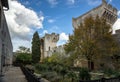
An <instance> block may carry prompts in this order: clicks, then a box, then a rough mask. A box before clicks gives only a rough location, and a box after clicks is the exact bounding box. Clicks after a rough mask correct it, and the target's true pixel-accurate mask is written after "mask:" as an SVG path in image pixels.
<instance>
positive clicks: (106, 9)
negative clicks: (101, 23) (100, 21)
mask: <svg viewBox="0 0 120 82" xmlns="http://www.w3.org/2000/svg"><path fill="white" fill-rule="evenodd" d="M117 12H118V11H117V9H116V8H115V7H113V6H112V5H110V4H108V3H107V2H106V0H102V4H101V5H99V6H98V7H96V8H94V9H92V10H90V11H88V12H87V13H85V14H83V15H81V16H79V17H77V18H73V19H72V25H73V27H74V29H75V28H78V26H79V25H80V23H83V21H84V19H85V18H86V17H89V16H92V17H93V18H95V17H96V16H99V17H104V18H105V19H106V21H107V23H108V24H110V25H111V26H112V25H113V24H114V23H115V22H116V20H117V17H118V16H117ZM106 59H107V60H110V58H109V57H107V58H103V59H102V60H103V61H105V60H106ZM102 60H99V61H98V62H101V61H102ZM107 63H108V62H107ZM94 64H95V63H93V62H91V63H90V62H88V61H87V60H85V59H84V58H79V59H76V60H75V64H74V65H75V66H80V67H90V68H92V69H94V68H99V66H97V65H98V64H96V65H94ZM95 66H96V67H95ZM106 66H109V67H112V66H111V62H109V65H107V64H106Z"/></svg>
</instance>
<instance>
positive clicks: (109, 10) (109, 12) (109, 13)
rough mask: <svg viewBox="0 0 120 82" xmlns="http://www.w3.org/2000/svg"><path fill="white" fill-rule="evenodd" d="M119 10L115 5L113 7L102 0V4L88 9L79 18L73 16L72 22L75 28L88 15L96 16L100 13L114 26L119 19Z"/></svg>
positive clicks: (100, 15)
mask: <svg viewBox="0 0 120 82" xmlns="http://www.w3.org/2000/svg"><path fill="white" fill-rule="evenodd" d="M117 12H118V11H117V9H116V8H115V7H113V6H112V5H110V4H107V2H106V1H105V0H102V4H101V5H100V6H98V7H96V8H94V9H92V10H90V11H88V12H87V13H85V14H83V15H81V16H79V17H77V18H73V19H72V24H73V27H74V28H77V27H78V26H79V25H80V23H81V22H83V21H84V19H85V18H86V17H89V16H92V17H96V16H97V15H98V16H99V17H104V18H105V19H106V20H107V22H108V24H110V25H111V26H112V25H113V24H114V23H115V22H116V20H117V17H118V16H117Z"/></svg>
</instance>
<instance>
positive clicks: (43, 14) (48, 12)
mask: <svg viewBox="0 0 120 82" xmlns="http://www.w3.org/2000/svg"><path fill="white" fill-rule="evenodd" d="M107 2H108V3H110V4H112V5H113V6H114V7H116V8H117V9H118V16H119V17H120V0H107ZM9 3H10V10H9V11H7V12H5V14H6V19H7V22H8V26H9V29H10V33H11V37H12V42H13V44H14V45H13V46H14V51H15V50H17V48H18V46H21V45H23V46H26V47H31V39H32V35H33V33H34V32H35V31H38V32H39V35H40V37H42V36H44V34H45V33H52V32H55V33H58V34H60V40H59V42H58V44H57V45H61V44H64V43H65V42H66V41H67V40H68V35H69V34H72V33H73V27H72V18H73V17H78V16H80V15H82V14H84V13H86V12H87V11H89V10H91V9H93V8H95V7H97V6H99V5H100V4H101V3H102V0H19V1H12V0H9ZM118 19H119V18H118ZM10 20H13V21H10ZM26 21H27V22H26ZM114 28H115V29H119V28H120V19H119V20H118V21H117V23H116V24H115V25H114Z"/></svg>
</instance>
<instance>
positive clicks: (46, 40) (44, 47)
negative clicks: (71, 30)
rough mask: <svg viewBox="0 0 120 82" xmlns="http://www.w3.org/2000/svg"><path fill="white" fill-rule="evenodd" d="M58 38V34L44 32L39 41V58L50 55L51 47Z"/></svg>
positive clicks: (52, 47) (53, 46)
mask: <svg viewBox="0 0 120 82" xmlns="http://www.w3.org/2000/svg"><path fill="white" fill-rule="evenodd" d="M58 40H59V34H55V33H52V34H45V36H44V37H43V38H41V39H40V41H41V60H43V59H44V58H45V57H50V56H51V55H52V52H53V49H54V48H55V47H56V44H57V42H58Z"/></svg>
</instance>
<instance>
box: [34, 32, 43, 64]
mask: <svg viewBox="0 0 120 82" xmlns="http://www.w3.org/2000/svg"><path fill="white" fill-rule="evenodd" d="M40 57H41V52H40V38H39V35H38V32H35V33H34V34H33V38H32V62H33V63H38V62H39V61H40Z"/></svg>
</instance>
